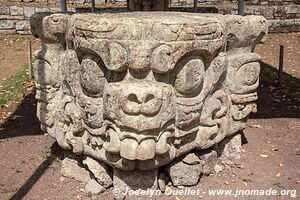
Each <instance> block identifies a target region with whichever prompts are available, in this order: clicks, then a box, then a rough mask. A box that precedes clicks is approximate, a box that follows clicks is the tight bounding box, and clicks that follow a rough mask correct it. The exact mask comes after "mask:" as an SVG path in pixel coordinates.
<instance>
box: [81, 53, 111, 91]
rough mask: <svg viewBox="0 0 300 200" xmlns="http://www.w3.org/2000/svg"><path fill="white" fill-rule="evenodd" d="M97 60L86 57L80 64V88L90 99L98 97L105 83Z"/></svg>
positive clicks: (99, 62) (103, 74)
mask: <svg viewBox="0 0 300 200" xmlns="http://www.w3.org/2000/svg"><path fill="white" fill-rule="evenodd" d="M100 66H101V61H100V59H99V58H95V57H92V56H86V57H84V58H83V60H82V62H81V77H80V78H81V86H82V88H83V90H84V93H85V94H86V95H87V96H90V97H100V96H102V95H103V89H104V86H105V84H106V82H107V80H106V78H105V73H104V69H103V68H101V67H100Z"/></svg>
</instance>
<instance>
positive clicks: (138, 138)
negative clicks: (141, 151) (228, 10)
mask: <svg viewBox="0 0 300 200" xmlns="http://www.w3.org/2000/svg"><path fill="white" fill-rule="evenodd" d="M119 138H120V140H121V141H122V140H124V139H125V138H131V139H134V140H136V141H137V142H138V143H139V144H140V143H141V142H142V141H144V140H148V139H153V140H157V136H153V135H144V134H137V133H129V132H121V133H120V134H119Z"/></svg>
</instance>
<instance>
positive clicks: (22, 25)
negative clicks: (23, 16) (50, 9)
mask: <svg viewBox="0 0 300 200" xmlns="http://www.w3.org/2000/svg"><path fill="white" fill-rule="evenodd" d="M29 29H30V23H29V21H27V20H24V21H18V22H17V23H16V30H17V31H20V30H22V31H24V30H29Z"/></svg>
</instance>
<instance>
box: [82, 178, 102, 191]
mask: <svg viewBox="0 0 300 200" xmlns="http://www.w3.org/2000/svg"><path fill="white" fill-rule="evenodd" d="M84 190H85V192H86V193H87V194H88V195H98V194H101V193H102V192H104V191H105V188H104V187H103V186H102V185H100V184H99V183H98V182H97V181H95V180H94V179H91V180H90V181H89V182H88V183H87V184H86V186H85V189H84Z"/></svg>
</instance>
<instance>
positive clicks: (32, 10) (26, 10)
mask: <svg viewBox="0 0 300 200" xmlns="http://www.w3.org/2000/svg"><path fill="white" fill-rule="evenodd" d="M34 13H35V8H34V7H24V16H25V17H26V18H29V17H31V15H33V14H34Z"/></svg>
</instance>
